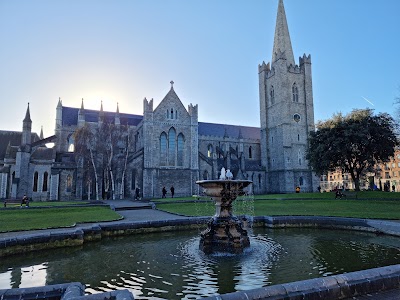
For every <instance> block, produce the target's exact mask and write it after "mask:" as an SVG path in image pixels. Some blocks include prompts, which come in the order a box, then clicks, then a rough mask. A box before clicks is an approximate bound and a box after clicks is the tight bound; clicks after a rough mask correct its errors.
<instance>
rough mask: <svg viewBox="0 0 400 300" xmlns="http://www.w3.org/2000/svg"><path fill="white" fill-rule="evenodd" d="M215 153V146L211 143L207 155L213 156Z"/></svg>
mask: <svg viewBox="0 0 400 300" xmlns="http://www.w3.org/2000/svg"><path fill="white" fill-rule="evenodd" d="M212 154H213V146H212V145H211V144H210V145H208V147H207V157H212Z"/></svg>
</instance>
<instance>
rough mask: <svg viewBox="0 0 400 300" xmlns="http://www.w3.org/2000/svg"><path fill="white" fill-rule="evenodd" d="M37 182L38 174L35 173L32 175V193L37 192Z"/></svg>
mask: <svg viewBox="0 0 400 300" xmlns="http://www.w3.org/2000/svg"><path fill="white" fill-rule="evenodd" d="M38 181H39V174H38V172H35V174H34V175H33V191H34V192H37V191H38Z"/></svg>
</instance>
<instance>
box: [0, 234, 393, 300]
mask: <svg viewBox="0 0 400 300" xmlns="http://www.w3.org/2000/svg"><path fill="white" fill-rule="evenodd" d="M250 237H251V239H250V242H251V246H250V248H248V249H246V251H245V252H244V253H243V254H240V255H226V254H223V255H222V254H215V255H211V256H210V255H204V254H203V253H202V252H201V251H199V250H198V245H199V232H198V231H182V232H178V231H176V232H167V233H152V234H146V235H144V234H142V235H132V236H128V237H118V238H107V239H103V240H102V241H100V242H92V243H86V244H85V245H83V246H81V247H73V248H63V249H53V250H44V251H39V252H31V253H26V254H24V255H18V256H11V257H7V258H3V259H1V262H0V289H7V288H18V287H21V288H22V287H33V286H41V285H50V284H58V283H67V282H76V281H78V282H81V283H83V284H85V285H86V293H88V294H91V293H98V292H104V291H110V290H116V289H124V288H126V289H129V290H130V291H131V292H132V293H133V294H134V296H135V299H196V298H199V297H206V296H210V295H215V294H217V293H218V294H223V293H228V292H233V291H239V290H248V289H253V288H259V287H262V286H267V285H272V284H279V283H285V282H291V281H297V280H303V279H310V278H316V277H321V276H329V275H333V274H341V273H345V272H352V271H358V270H364V269H369V268H375V267H381V266H387V265H392V264H400V239H399V238H396V237H391V236H384V235H375V234H371V233H362V232H354V231H342V230H318V229H266V228H254V229H253V231H252V232H251V234H250Z"/></svg>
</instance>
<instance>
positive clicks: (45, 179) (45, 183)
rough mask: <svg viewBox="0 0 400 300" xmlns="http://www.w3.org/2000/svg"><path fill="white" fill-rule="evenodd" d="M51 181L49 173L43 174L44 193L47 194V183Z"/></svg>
mask: <svg viewBox="0 0 400 300" xmlns="http://www.w3.org/2000/svg"><path fill="white" fill-rule="evenodd" d="M48 179H49V173H47V172H44V174H43V185H42V192H47V182H48Z"/></svg>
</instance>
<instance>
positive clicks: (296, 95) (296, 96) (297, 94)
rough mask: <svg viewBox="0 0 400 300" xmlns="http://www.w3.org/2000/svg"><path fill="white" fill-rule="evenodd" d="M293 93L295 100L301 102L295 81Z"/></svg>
mask: <svg viewBox="0 0 400 300" xmlns="http://www.w3.org/2000/svg"><path fill="white" fill-rule="evenodd" d="M292 94H293V102H299V90H298V88H297V85H296V83H293V86H292Z"/></svg>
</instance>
